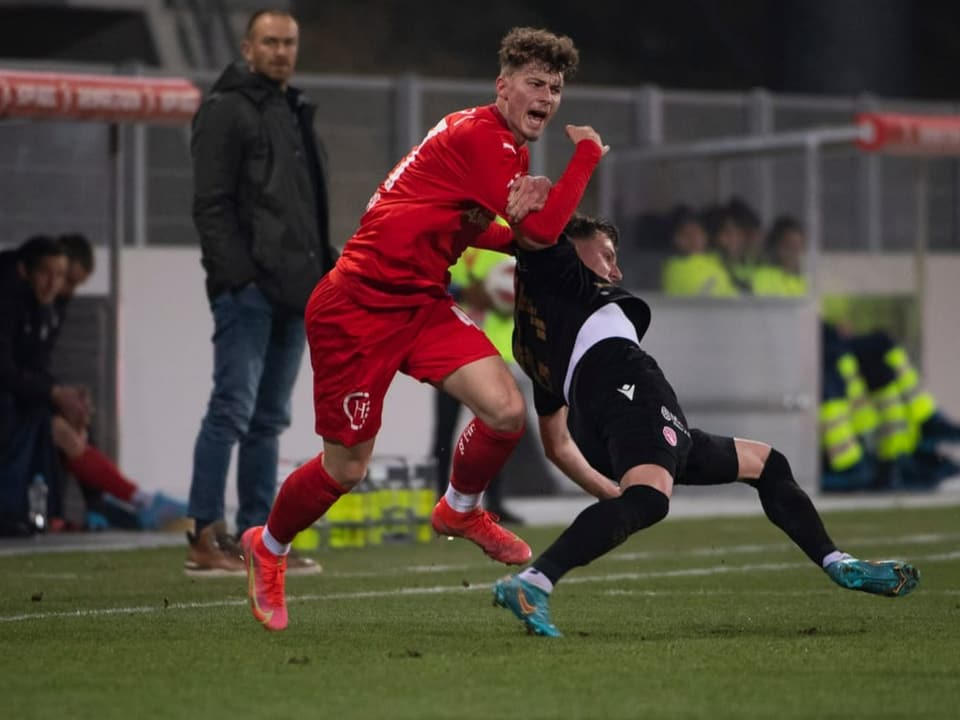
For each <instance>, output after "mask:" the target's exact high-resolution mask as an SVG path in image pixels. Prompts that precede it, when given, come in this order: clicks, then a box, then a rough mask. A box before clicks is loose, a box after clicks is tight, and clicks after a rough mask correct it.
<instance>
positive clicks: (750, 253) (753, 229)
mask: <svg viewBox="0 0 960 720" xmlns="http://www.w3.org/2000/svg"><path fill="white" fill-rule="evenodd" d="M727 212H728V215H729V218H730V223H732V224H733V226H734V227H736V228H737V229H738V230H739V231H740V234H741V236H742V243H743V245H742V248H741V250H740V257H739V259H738V260H737V262H735V263H734V264H733V265H732V266H731V267H730V272H731V274H732V276H733V280H734V282H736V283H737V285H739V286H740V287H741V288H743V289H749V288H750V287H751V284H752V282H753V275H754V273H755V272H756V270H757V268H758V267H759V266H760V265H761V263H762V262H763V260H764V243H763V228H762V225H761V222H760V216H759V215H757V213H756V211H755V210H754V209H753V208H752V207H750V206H749V205H748V204H747V203H746V202H744V201H743V199H742V198H739V197H736V196H734V197H732V198H730V200H729V202H728V203H727Z"/></svg>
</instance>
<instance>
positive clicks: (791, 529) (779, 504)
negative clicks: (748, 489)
mask: <svg viewBox="0 0 960 720" xmlns="http://www.w3.org/2000/svg"><path fill="white" fill-rule="evenodd" d="M749 482H750V484H751V485H753V487H755V488H756V489H757V492H758V493H759V495H760V504H761V505H762V506H763V511H764V512H765V513H766V514H767V517H768V518H769V519H770V522H772V523H773V524H774V525H776V526H777V527H778V528H780V529H781V530H783V532H785V533H786V534H787V536H788V537H789V538H790V539H791V540H793V542H794V543H796V544H797V546H798V547H799V548H800V549H801V550H803V552H805V553H806V554H807V557H809V558H810V559H811V560H812V561H813V562H814V563H816V565H817V566H818V567H819V566H820V564H821V562H822V561H823V559H824V557H826V556H827V555H829V554H830V553H832V552H835V551H836V550H837V546H836V545H835V544H834V543H833V540H831V539H830V536H829V535H828V534H827V531H826V529H824V527H823V521H822V520H821V519H820V514H819V513H818V512H817V509H816V508H815V507H814V506H813V502H811V500H810V497H809V496H808V495H807V494H806V493H805V492H804V491H803V489H802V488H801V487H800V486H799V485H797V481H796V480H794V478H793V472H792V471H791V469H790V463H789V462H788V461H787V459H786V458H785V457H784V456H783V454H782V453H780V452H779V451H777V450H775V449H772V450H770V455H769V457H768V458H767V462H766V463H765V464H764V466H763V471H762V472H761V473H760V477H759V478H758V479H757V480H752V481H749Z"/></svg>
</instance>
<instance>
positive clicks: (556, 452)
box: [540, 405, 620, 500]
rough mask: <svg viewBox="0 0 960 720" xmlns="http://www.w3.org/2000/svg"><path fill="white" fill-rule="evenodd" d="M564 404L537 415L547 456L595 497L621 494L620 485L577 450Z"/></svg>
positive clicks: (602, 497) (602, 498) (604, 497)
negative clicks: (556, 408)
mask: <svg viewBox="0 0 960 720" xmlns="http://www.w3.org/2000/svg"><path fill="white" fill-rule="evenodd" d="M567 413H568V409H567V406H566V405H564V406H563V407H562V408H560V409H559V410H557V411H556V412H555V413H553V414H552V415H543V416H541V417H540V438H541V439H542V440H543V451H544V453H546V456H547V458H548V459H549V460H550V462H552V463H553V464H554V465H556V466H557V467H558V468H560V470H561V471H562V472H563V474H564V475H566V476H567V477H568V478H570V479H571V480H573V481H574V482H575V483H576V484H577V485H579V486H580V487H582V488H583V489H584V490H586V491H587V492H588V493H590V494H591V495H593V496H594V497H596V498H600V499H601V500H605V499H607V498H614V497H617V496H618V495H619V494H620V487H619V486H618V485H617V484H616V483H615V482H613V481H612V480H611V479H610V478H608V477H606V476H605V475H603V474H601V473H599V472H597V471H596V470H595V469H594V468H593V467H592V466H591V465H590V463H588V462H587V459H586V458H585V457H584V456H583V453H582V452H580V448H579V447H577V443H576V442H574V440H573V437H572V436H571V435H570V430H568V429H567Z"/></svg>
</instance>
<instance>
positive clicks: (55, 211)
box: [0, 66, 960, 251]
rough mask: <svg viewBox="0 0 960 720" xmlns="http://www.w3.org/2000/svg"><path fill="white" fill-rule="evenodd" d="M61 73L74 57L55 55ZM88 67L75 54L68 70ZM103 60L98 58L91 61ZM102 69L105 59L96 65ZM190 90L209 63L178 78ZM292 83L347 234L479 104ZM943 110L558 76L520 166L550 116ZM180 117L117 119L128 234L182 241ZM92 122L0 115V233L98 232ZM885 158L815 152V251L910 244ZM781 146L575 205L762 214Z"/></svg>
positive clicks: (678, 137) (623, 128)
mask: <svg viewBox="0 0 960 720" xmlns="http://www.w3.org/2000/svg"><path fill="white" fill-rule="evenodd" d="M56 69H60V70H70V71H77V70H78V66H69V67H62V66H61V67H57V68H56ZM79 69H81V70H84V69H87V70H88V69H90V68H89V66H86V67H82V68H79ZM96 69H97V70H99V71H101V72H103V71H104V70H105V69H104V68H96ZM107 71H109V70H107ZM193 79H194V80H195V81H196V82H197V84H198V85H199V86H200V87H202V88H204V89H206V88H208V87H209V85H210V84H211V83H212V82H213V80H214V79H215V75H214V74H211V73H201V74H197V75H196V76H195V77H194V78H193ZM297 82H298V84H299V85H300V86H302V87H303V88H304V89H306V91H307V92H308V93H309V94H310V96H311V97H313V99H314V100H315V101H316V102H317V104H318V108H319V109H318V114H317V130H318V132H319V133H320V135H321V137H322V138H323V140H324V142H325V145H326V148H327V153H328V156H329V167H330V193H331V221H332V232H333V237H334V242H335V243H337V244H342V243H343V242H345V241H346V239H347V238H348V237H349V236H350V235H351V234H352V232H353V230H354V228H355V226H356V223H357V221H358V220H359V217H360V215H361V213H362V210H363V208H364V206H365V204H366V201H367V199H368V198H369V196H370V194H371V193H372V192H373V190H374V189H375V188H376V185H377V184H378V183H379V182H380V180H381V179H382V178H383V177H384V175H385V174H386V173H387V172H388V171H389V169H390V168H391V167H392V166H393V164H394V163H395V162H396V161H397V160H398V159H399V158H400V157H401V156H402V155H403V154H404V153H406V151H407V150H408V149H409V148H410V147H412V146H413V145H414V144H416V143H417V142H419V140H420V139H421V138H422V137H423V135H424V134H425V133H426V131H427V130H428V129H429V128H430V127H432V126H433V125H434V124H435V123H436V121H437V120H438V119H439V117H441V116H442V115H444V114H446V113H448V112H451V111H453V110H457V109H459V108H462V107H467V106H472V105H477V104H483V103H487V102H490V101H491V100H492V98H493V81H492V79H491V81H490V82H479V81H465V80H442V79H432V78H422V77H417V76H402V77H370V76H348V75H302V76H299V77H298V78H297ZM866 109H870V110H888V111H911V112H921V113H923V112H928V113H950V112H954V111H955V110H956V109H957V106H955V105H952V104H943V103H939V104H935V103H919V102H902V101H881V100H878V99H872V98H822V97H806V96H786V95H773V94H770V93H767V92H764V91H750V92H742V93H712V92H680V91H671V90H662V89H659V88H652V87H644V88H610V87H583V86H577V85H576V84H575V83H573V84H571V85H569V86H568V87H567V88H566V90H565V97H564V101H563V104H562V105H561V107H560V111H559V113H558V115H557V117H556V118H555V120H554V122H553V123H552V125H551V126H550V127H549V129H548V131H547V133H546V134H545V136H544V137H543V138H542V139H541V140H540V142H538V143H536V144H534V145H533V146H532V147H531V151H532V165H533V170H534V171H535V172H539V173H545V174H547V175H549V176H551V177H554V178H556V177H557V176H558V175H559V174H560V173H561V172H562V170H563V168H564V166H565V164H566V161H567V159H568V157H569V154H570V152H569V151H570V148H569V147H568V145H569V143H568V140H567V139H566V137H565V135H564V130H563V126H564V124H566V123H568V122H572V123H577V124H583V123H589V124H591V125H593V126H595V127H596V128H597V129H598V130H599V131H600V133H601V134H602V136H603V138H604V140H605V141H606V142H608V143H609V144H610V145H611V147H613V148H614V150H615V151H620V150H624V149H628V148H631V147H649V146H655V145H660V144H675V143H682V142H687V141H691V140H702V139H710V138H721V137H727V136H734V135H739V136H742V135H749V134H763V133H770V132H782V131H785V130H796V129H806V128H811V127H817V126H824V125H829V126H837V125H843V124H849V123H850V122H851V121H852V118H853V115H854V113H855V112H856V111H858V110H866ZM188 140H189V138H188V131H186V130H185V129H182V128H179V129H170V128H164V127H143V126H136V127H130V128H125V129H124V131H123V132H122V133H121V142H122V143H123V144H124V150H125V156H126V157H127V158H129V160H128V162H127V166H126V167H125V168H124V172H125V176H126V183H125V186H126V188H127V192H128V193H129V198H130V200H131V202H130V203H128V205H129V211H128V215H127V217H126V218H125V219H124V220H125V223H124V227H125V230H126V232H125V236H126V243H127V244H131V245H148V244H149V245H193V244H195V243H197V237H196V233H195V231H194V229H193V225H192V221H191V218H190V203H191V195H192V181H191V171H190V158H189V142H188ZM107 142H108V139H107V135H106V131H105V129H104V128H103V127H102V126H98V125H92V124H82V123H49V122H48V123H44V122H36V123H11V122H3V123H0V197H2V198H3V200H2V201H0V203H2V204H0V243H2V244H6V243H9V242H15V241H17V240H18V239H21V238H22V237H25V236H26V235H28V234H30V233H32V232H38V231H41V230H43V231H47V232H50V231H59V230H64V231H66V230H83V231H85V232H88V233H89V234H90V235H91V236H92V237H94V238H101V237H103V235H104V232H103V231H104V229H105V221H104V218H105V217H109V210H108V209H106V208H104V206H103V199H104V197H105V196H106V192H105V190H106V188H105V183H104V179H103V178H104V169H103V167H104V160H103V158H105V157H106V151H105V148H104V146H105V143H107ZM907 162H908V161H904V160H903V159H900V158H891V157H874V156H867V155H858V154H856V153H853V152H852V151H850V152H846V153H843V152H838V153H836V154H835V155H830V156H828V157H827V158H825V162H824V168H823V179H822V183H821V185H822V188H823V189H822V192H823V194H824V198H823V208H824V220H823V223H824V226H823V247H824V249H827V250H832V249H849V250H864V251H878V250H906V249H909V248H910V247H912V230H913V227H914V226H915V222H914V212H915V203H914V201H913V198H912V195H911V189H910V185H911V180H910V177H909V174H908V173H906V172H905V171H904V168H905V167H906V163H907ZM794 163H795V159H790V158H780V159H776V158H774V159H767V160H766V161H764V162H763V163H758V162H757V161H751V160H745V159H742V158H741V159H736V160H730V161H728V162H726V163H724V164H722V165H721V166H719V167H712V168H706V167H704V166H702V165H701V166H699V167H698V166H697V165H695V164H694V165H691V166H690V167H689V168H688V169H687V171H686V173H685V175H684V181H683V182H682V183H680V182H678V183H675V184H673V185H671V186H670V188H669V190H670V192H667V193H665V192H661V193H659V194H658V195H657V196H650V195H644V194H638V193H637V192H636V189H635V187H634V182H633V180H631V177H630V176H629V175H628V176H625V177H624V179H623V181H622V182H620V183H619V184H618V186H617V187H616V189H615V191H614V192H615V193H616V195H615V196H614V197H612V198H603V199H602V200H601V198H600V197H599V188H598V184H597V183H595V182H594V183H592V184H591V186H590V188H588V191H587V195H586V197H585V199H584V205H583V206H584V209H585V210H587V211H596V210H597V209H598V208H600V207H601V206H604V207H612V208H613V209H614V215H615V218H614V219H615V220H617V221H618V222H620V223H621V224H622V225H624V226H626V227H629V226H630V224H631V221H632V219H633V218H634V216H635V215H636V214H637V213H638V212H643V211H649V210H660V209H664V206H665V205H666V204H668V203H672V202H676V201H685V202H691V203H693V204H701V203H705V202H709V201H713V200H717V199H723V198H724V197H725V196H727V195H729V194H731V193H739V194H741V195H743V196H744V197H745V198H746V199H747V200H748V201H749V202H751V203H752V204H754V205H755V206H756V207H757V208H758V209H759V211H760V214H761V216H762V217H763V218H764V219H765V220H769V219H771V218H772V217H773V216H774V215H776V214H778V213H780V212H796V210H797V198H798V197H799V192H798V185H797V178H798V177H799V173H798V172H797V167H796V165H795V164H794ZM930 173H931V175H930V177H931V184H930V198H929V213H930V247H931V248H933V249H939V250H958V249H960V236H958V235H960V234H958V227H957V226H958V222H957V207H958V203H957V199H958V195H960V183H958V177H957V175H958V165H957V162H956V161H954V160H947V159H943V160H934V161H932V162H931V165H930Z"/></svg>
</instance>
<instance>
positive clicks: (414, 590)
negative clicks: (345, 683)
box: [0, 550, 960, 623]
mask: <svg viewBox="0 0 960 720" xmlns="http://www.w3.org/2000/svg"><path fill="white" fill-rule="evenodd" d="M914 559H915V560H918V561H923V560H930V561H936V560H957V559H960V550H957V551H952V552H947V553H935V554H930V555H920V556H917V557H915V558H914ZM809 567H810V563H809V562H802V563H800V562H794V563H759V564H753V565H739V566H730V565H719V566H718V565H714V566H710V567H699V568H683V569H678V570H662V571H652V572H628V573H607V574H603V575H575V576H573V577H568V578H565V579H564V581H563V583H564V585H568V584H582V583H606V582H617V581H624V580H631V581H636V580H650V579H654V578H672V577H696V576H708V575H724V574H730V573H743V572H778V571H781V570H796V569H800V568H809ZM490 587H491V583H471V584H469V585H464V584H463V583H458V584H456V585H435V586H433V587H402V588H393V589H390V590H366V591H361V592H345V593H328V594H324V595H316V594H306V595H292V596H288V597H287V602H288V603H299V602H317V601H326V600H363V599H371V598H390V597H403V596H410V595H442V594H449V593H456V592H471V591H474V590H486V589H489V588H490ZM696 592H698V591H694V592H692V593H690V594H695V593H696ZM812 592H819V591H812ZM941 592H942V591H941ZM947 592H948V593H951V591H947ZM938 594H939V593H938ZM951 594H952V593H951ZM958 594H960V592H958ZM246 604H247V601H246V600H214V601H208V602H188V603H170V604H169V605H167V606H166V607H162V606H159V605H140V606H134V607H119V608H101V609H97V610H74V611H70V612H50V613H44V612H40V613H24V614H20V615H0V623H13V622H23V621H25V620H49V619H54V618H91V617H106V616H110V615H145V614H150V613H160V612H166V611H171V610H203V609H211V608H223V607H237V606H241V605H246Z"/></svg>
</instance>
